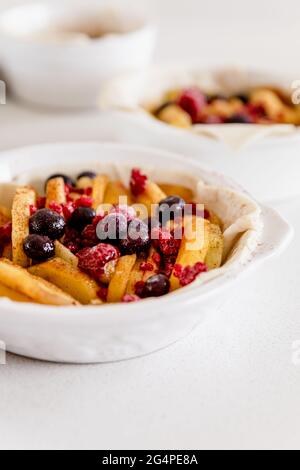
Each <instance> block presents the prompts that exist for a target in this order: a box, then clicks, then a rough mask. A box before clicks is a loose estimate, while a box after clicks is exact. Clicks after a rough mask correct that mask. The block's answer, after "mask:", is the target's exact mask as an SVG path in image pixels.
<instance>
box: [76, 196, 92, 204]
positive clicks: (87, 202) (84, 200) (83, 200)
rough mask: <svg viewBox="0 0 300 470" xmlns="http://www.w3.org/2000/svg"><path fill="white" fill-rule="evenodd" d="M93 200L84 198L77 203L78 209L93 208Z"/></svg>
mask: <svg viewBox="0 0 300 470" xmlns="http://www.w3.org/2000/svg"><path fill="white" fill-rule="evenodd" d="M92 205H93V199H92V198H91V197H87V196H82V197H80V198H79V199H77V200H76V201H75V206H76V207H92Z"/></svg>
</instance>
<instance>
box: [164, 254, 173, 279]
mask: <svg viewBox="0 0 300 470" xmlns="http://www.w3.org/2000/svg"><path fill="white" fill-rule="evenodd" d="M175 263H176V256H169V257H165V258H164V263H163V271H164V273H165V275H166V276H167V277H170V276H171V274H172V272H173V269H174V266H175Z"/></svg>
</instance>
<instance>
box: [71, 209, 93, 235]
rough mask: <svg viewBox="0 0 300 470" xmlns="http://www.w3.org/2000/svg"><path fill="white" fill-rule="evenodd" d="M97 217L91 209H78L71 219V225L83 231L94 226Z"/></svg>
mask: <svg viewBox="0 0 300 470" xmlns="http://www.w3.org/2000/svg"><path fill="white" fill-rule="evenodd" d="M95 217H96V212H95V211H94V209H92V208H91V207H77V209H75V211H74V212H73V214H72V215H71V217H70V220H69V225H70V227H72V228H75V229H76V230H79V231H82V230H83V229H84V228H85V227H86V226H87V225H90V224H92V222H93V220H94V218H95Z"/></svg>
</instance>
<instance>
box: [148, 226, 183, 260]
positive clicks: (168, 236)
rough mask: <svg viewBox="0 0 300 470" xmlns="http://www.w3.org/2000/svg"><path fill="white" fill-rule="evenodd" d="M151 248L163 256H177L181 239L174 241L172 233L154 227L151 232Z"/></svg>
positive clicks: (165, 229)
mask: <svg viewBox="0 0 300 470" xmlns="http://www.w3.org/2000/svg"><path fill="white" fill-rule="evenodd" d="M151 239H152V243H153V246H154V247H155V248H157V249H158V250H160V251H161V253H162V254H163V255H165V256H172V255H177V254H178V251H179V248H180V245H181V239H175V237H174V232H173V231H170V230H169V229H167V228H160V227H156V228H154V229H153V230H152V232H151Z"/></svg>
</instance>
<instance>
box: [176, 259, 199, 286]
mask: <svg viewBox="0 0 300 470" xmlns="http://www.w3.org/2000/svg"><path fill="white" fill-rule="evenodd" d="M206 272H207V266H206V264H204V263H196V264H195V265H194V266H186V267H185V268H184V267H183V266H181V265H180V264H176V265H175V266H174V271H173V274H174V276H175V277H177V278H178V279H179V282H180V285H181V286H182V287H185V286H188V285H189V284H191V283H192V282H194V281H195V279H196V278H197V277H198V276H199V275H200V274H202V273H206Z"/></svg>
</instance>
